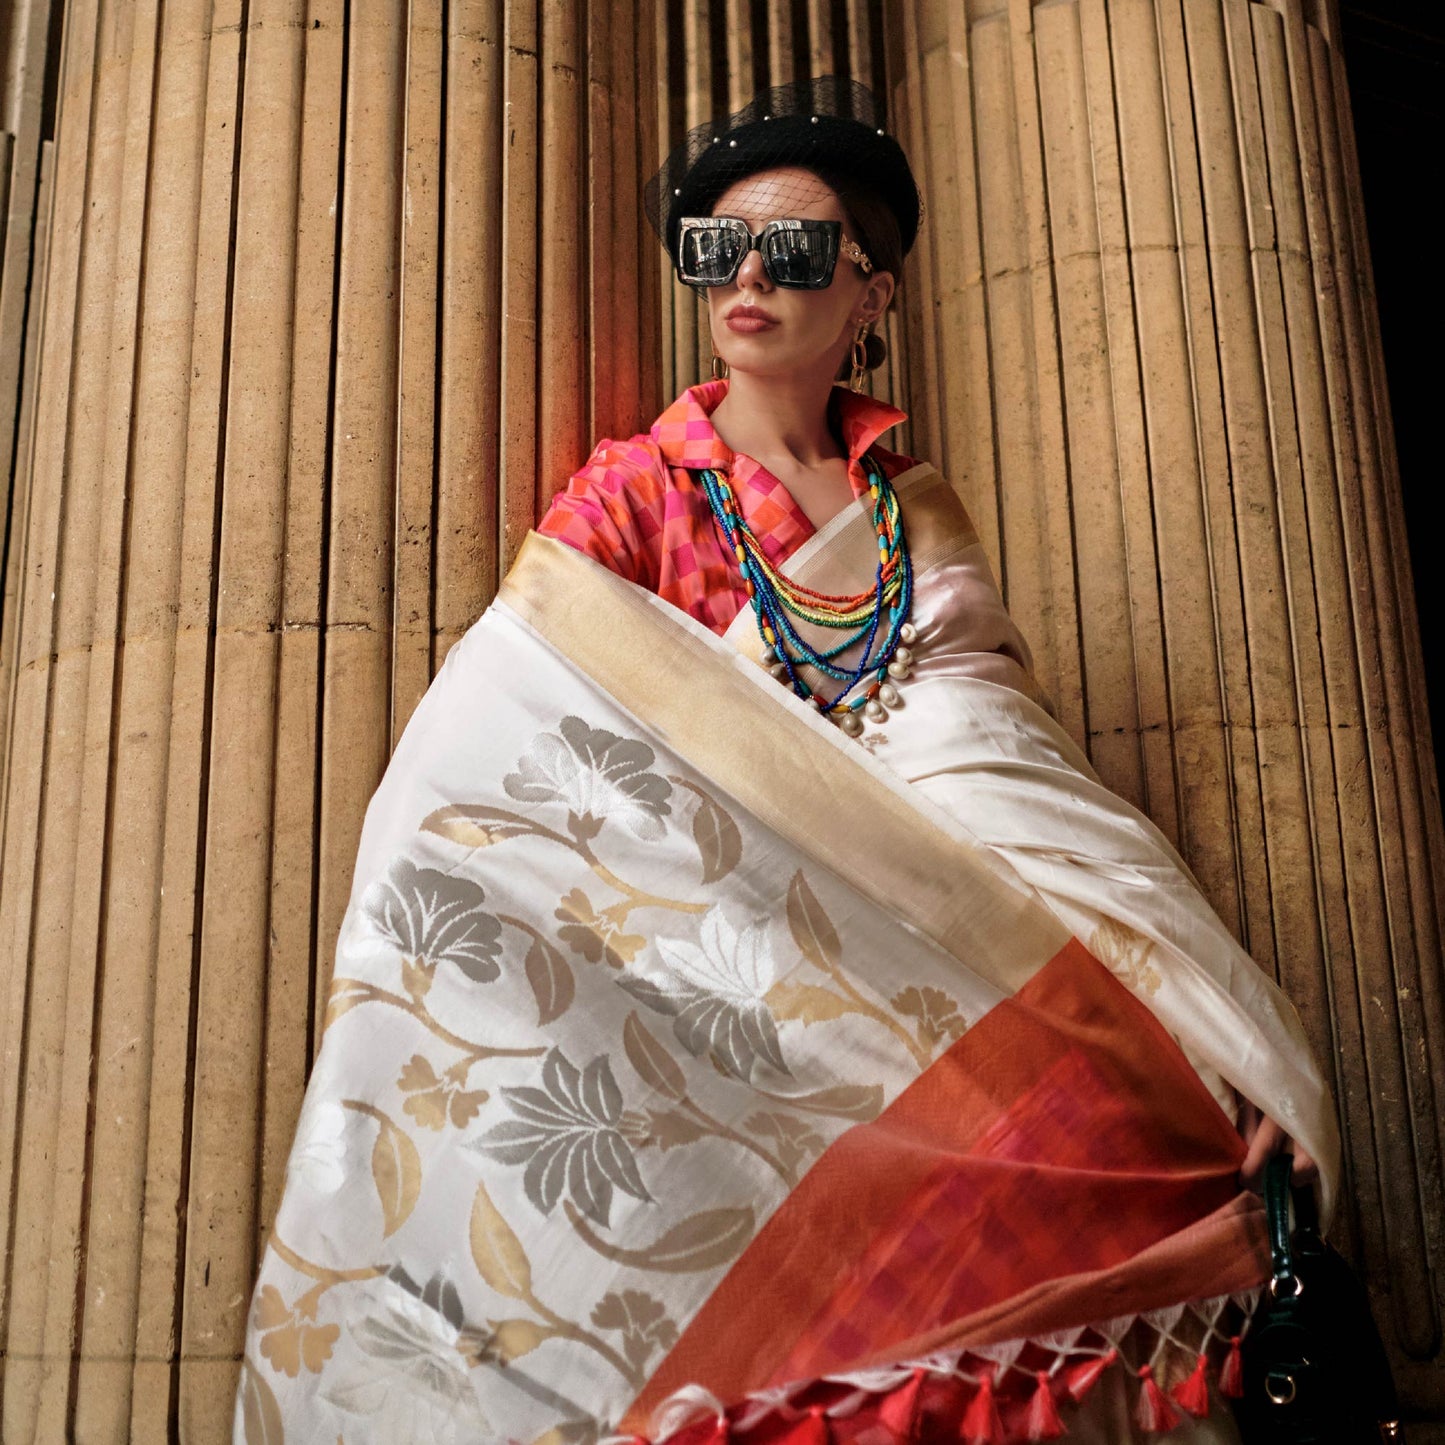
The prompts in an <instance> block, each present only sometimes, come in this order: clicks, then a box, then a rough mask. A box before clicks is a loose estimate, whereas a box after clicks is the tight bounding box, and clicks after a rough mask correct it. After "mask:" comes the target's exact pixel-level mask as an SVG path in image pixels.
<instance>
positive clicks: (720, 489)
mask: <svg viewBox="0 0 1445 1445" xmlns="http://www.w3.org/2000/svg"><path fill="white" fill-rule="evenodd" d="M863 467H864V471H865V472H866V474H867V477H868V493H869V496H870V497H871V499H872V502H873V527H874V530H875V532H876V533H877V535H878V566H877V570H876V573H875V575H874V581H873V586H872V587H871V588H870V589H869V590H868V591H866V592H858V593H855V594H853V595H852V596H834V595H832V594H831V593H826V592H815V591H813V589H812V588H809V587H804V586H802V585H801V584H799V583H796V582H790V581H789V580H788V578H786V577H785V576H783V574H782V573H781V572H780V571H778V569H777V568H776V567H775V566H774V565H773V564H772V563H771V562H770V561H769V560H768V558H767V554H766V553H765V552H764V551H763V547H762V544H761V543H760V542H759V541H758V539H757V537H756V536H754V534H753V530H752V528H751V527H749V526H748V524H747V521H746V520H745V519H744V517H743V515H742V513H741V511H740V510H739V508H738V505H737V500H736V498H735V497H734V496H733V490H732V487H731V486H730V485H729V484H728V481H727V478H726V477H724V476H723V474H722V473H721V472H717V471H713V470H711V469H709V470H705V471H703V472H701V473H700V476H701V478H702V485H703V491H704V492H705V493H706V495H707V500H708V504H709V505H710V506H711V507H712V513H713V517H714V518H715V519H716V521H717V524H718V526H719V527H720V528H721V529H722V533H723V536H724V537H725V538H726V540H727V544H728V546H729V547H730V548H732V552H733V555H734V556H735V557H736V558H737V560H738V567H739V569H740V570H741V572H742V576H743V582H744V585H745V586H746V587H747V590H748V600H749V601H750V602H751V603H752V607H753V614H754V616H755V617H756V618H757V622H758V632H759V633H760V634H761V636H762V639H763V645H764V647H765V649H766V651H765V654H764V661H765V662H766V663H767V665H768V667H769V669H770V670H771V672H772V674H773V676H774V677H776V678H777V679H778V680H779V681H784V680H786V681H787V682H789V683H790V684H791V685H792V689H793V691H794V692H795V693H796V694H797V695H798V696H799V697H801V698H803V699H805V700H806V701H809V702H811V703H813V705H814V706H815V707H817V709H818V710H819V712H821V713H822V714H823V715H824V716H825V717H831V718H833V720H834V721H836V722H837V723H838V724H839V726H840V727H842V729H843V730H844V732H846V733H849V734H851V735H855V736H856V735H857V734H858V733H859V732H861V731H862V729H863V720H862V717H860V715H859V714H860V712H863V711H865V710H866V713H867V715H868V716H869V717H874V718H881V717H885V716H886V715H887V714H886V713H885V712H884V704H893V703H896V702H897V701H898V697H897V693H896V691H895V689H894V687H893V685H892V682H890V678H893V679H901V678H905V677H907V676H908V670H909V665H910V663H911V662H912V661H913V658H912V654H911V653H910V652H909V650H908V646H907V644H909V643H911V642H912V641H913V639H914V629H913V625H912V623H910V622H909V621H908V611H909V607H910V606H911V604H912V601H913V564H912V562H911V561H910V560H909V556H908V545H907V543H906V541H905V540H904V536H903V516H902V513H901V511H900V510H899V506H898V494H897V493H896V492H895V491H894V490H893V486H892V484H891V483H890V482H889V480H888V478H887V477H886V476H884V474H883V469H882V467H880V466H879V465H878V463H877V462H876V461H875V460H874V459H873V457H872V456H871V455H865V456H864V458H863ZM794 618H797V619H799V620H801V621H805V622H810V623H812V624H814V625H815V626H818V627H825V628H828V629H829V630H830V631H834V632H841V633H844V634H846V635H845V636H843V637H842V639H841V640H840V641H839V642H837V643H836V644H834V645H833V646H830V647H823V648H821V649H819V648H815V647H813V646H812V645H811V644H809V643H808V642H807V641H805V640H804V639H803V637H802V636H800V635H799V633H798V630H797V627H796V626H795V625H794V621H793V619H794ZM860 642H861V643H862V644H863V651H862V654H861V656H860V658H859V661H858V664H857V666H856V667H852V668H847V667H841V666H839V665H838V663H837V662H836V660H835V659H837V658H839V657H840V656H841V655H842V654H843V653H845V652H847V651H848V649H849V648H851V647H853V646H855V645H856V644H858V643H860ZM875 644H876V645H875ZM804 664H806V665H807V666H809V667H811V668H812V669H813V670H814V671H815V672H817V673H820V674H822V676H824V677H829V678H833V679H834V680H835V681H837V682H839V683H840V684H841V686H840V687H839V689H838V691H837V692H836V693H834V695H833V697H832V699H831V700H830V699H827V698H824V697H823V696H822V695H821V694H820V693H817V692H815V691H814V690H813V689H812V688H811V687H810V686H809V685H808V683H807V682H805V681H804V679H803V678H802V676H801V675H800V674H799V671H798V669H799V667H800V666H802V665H804ZM855 694H856V695H855Z"/></svg>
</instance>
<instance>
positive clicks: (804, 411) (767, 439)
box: [712, 372, 844, 471]
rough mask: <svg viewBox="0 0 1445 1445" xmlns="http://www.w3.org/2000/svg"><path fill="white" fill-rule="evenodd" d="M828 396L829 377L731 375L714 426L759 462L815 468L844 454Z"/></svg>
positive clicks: (715, 411) (731, 445) (733, 447)
mask: <svg viewBox="0 0 1445 1445" xmlns="http://www.w3.org/2000/svg"><path fill="white" fill-rule="evenodd" d="M832 395H833V381H832V377H831V376H818V377H799V376H790V377H773V376H754V375H752V374H750V373H746V372H740V373H734V375H733V376H732V377H731V378H730V379H729V382H728V391H727V395H726V396H725V397H723V399H722V400H721V401H720V402H719V403H718V404H717V406H716V407H715V408H714V409H713V413H712V424H713V429H714V430H715V431H716V432H717V434H718V436H720V437H721V438H722V440H723V441H724V442H725V443H726V444H727V446H728V447H729V448H730V449H731V450H732V451H735V452H742V453H743V454H744V455H746V456H750V457H752V458H753V460H754V461H758V462H762V463H763V464H764V465H769V464H776V463H784V464H791V465H792V466H793V467H800V468H807V467H815V466H820V465H821V464H823V463H824V462H830V461H835V460H837V458H839V457H841V456H843V455H844V451H843V448H842V447H841V446H840V445H839V442H838V439H837V437H835V436H834V435H833V432H832V430H831V428H830V426H829V416H828V402H829V400H830V398H831V397H832ZM772 469H773V470H774V471H776V466H773V468H772Z"/></svg>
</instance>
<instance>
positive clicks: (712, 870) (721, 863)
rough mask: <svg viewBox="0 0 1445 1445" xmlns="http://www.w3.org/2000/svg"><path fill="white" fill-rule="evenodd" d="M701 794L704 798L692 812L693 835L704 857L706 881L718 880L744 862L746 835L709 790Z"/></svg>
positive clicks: (713, 881)
mask: <svg viewBox="0 0 1445 1445" xmlns="http://www.w3.org/2000/svg"><path fill="white" fill-rule="evenodd" d="M698 797H699V798H700V799H701V801H700V802H699V803H698V807H697V811H696V812H695V813H694V814H693V815H692V838H693V842H694V843H696V844H697V851H698V856H699V857H700V858H701V859H702V881H703V882H704V883H716V882H717V881H718V879H719V878H726V877H727V875H728V874H729V873H731V872H732V871H733V869H734V868H736V867H737V866H738V864H739V863H741V862H742V857H743V835H742V834H741V833H739V832H738V825H737V824H736V823H735V822H733V820H732V816H731V814H729V813H728V811H727V810H726V809H725V808H723V807H722V806H721V804H719V803H717V802H715V801H714V800H713V799H712V798H710V797H708V795H707V794H706V793H699V794H698Z"/></svg>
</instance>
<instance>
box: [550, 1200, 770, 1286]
mask: <svg viewBox="0 0 1445 1445" xmlns="http://www.w3.org/2000/svg"><path fill="white" fill-rule="evenodd" d="M564 1204H565V1208H566V1210H567V1218H568V1219H569V1220H570V1221H571V1223H572V1228H573V1229H575V1230H576V1231H577V1233H578V1234H579V1235H581V1236H582V1238H583V1239H584V1240H586V1241H587V1243H588V1244H589V1245H590V1246H591V1247H592V1248H593V1249H594V1250H596V1251H597V1253H598V1254H600V1255H602V1256H603V1257H604V1258H606V1259H611V1260H615V1261H616V1262H617V1263H618V1264H625V1265H630V1266H631V1267H632V1268H633V1269H650V1270H656V1271H658V1272H660V1273H665V1274H693V1273H696V1272H697V1271H700V1270H705V1269H715V1268H716V1267H717V1266H718V1265H721V1264H727V1263H728V1262H729V1261H731V1260H733V1259H735V1258H736V1257H737V1255H738V1254H739V1253H740V1252H741V1251H742V1248H743V1246H744V1245H746V1244H747V1242H748V1241H749V1240H750V1239H751V1238H752V1237H753V1228H754V1225H753V1211H752V1210H751V1209H749V1208H747V1207H746V1206H745V1207H743V1208H741V1209H708V1210H704V1211H703V1212H702V1213H701V1214H694V1215H692V1216H690V1217H689V1218H687V1219H684V1220H683V1221H682V1223H681V1224H675V1225H673V1227H672V1228H671V1229H669V1230H667V1231H666V1233H664V1234H663V1235H662V1237H661V1238H660V1239H657V1240H656V1241H654V1242H653V1243H652V1244H649V1245H646V1246H645V1247H643V1248H642V1249H624V1248H623V1247H622V1246H621V1245H617V1244H610V1243H608V1242H607V1241H606V1240H604V1239H599V1238H598V1236H597V1235H596V1234H594V1233H593V1232H592V1230H591V1229H590V1228H589V1227H588V1224H587V1221H586V1219H585V1218H584V1217H583V1215H582V1213H581V1211H580V1210H578V1209H577V1208H576V1207H575V1206H574V1205H573V1204H572V1202H571V1200H566V1201H564Z"/></svg>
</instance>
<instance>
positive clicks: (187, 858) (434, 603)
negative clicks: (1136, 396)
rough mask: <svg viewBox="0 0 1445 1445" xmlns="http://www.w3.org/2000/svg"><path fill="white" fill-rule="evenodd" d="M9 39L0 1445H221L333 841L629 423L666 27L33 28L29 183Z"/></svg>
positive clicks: (91, 12) (633, 17) (365, 21)
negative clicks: (590, 463) (180, 1442)
mask: <svg viewBox="0 0 1445 1445" xmlns="http://www.w3.org/2000/svg"><path fill="white" fill-rule="evenodd" d="M54 3H56V4H57V5H58V4H59V3H60V0H54ZM19 8H20V12H21V19H20V22H19V23H12V24H11V25H10V28H9V29H8V30H7V31H6V39H7V40H8V41H9V42H10V44H11V49H12V51H15V49H16V47H17V46H18V47H20V49H19V51H18V52H16V53H18V54H20V56H21V60H23V62H24V63H23V64H21V63H20V61H19V60H17V59H16V58H15V54H11V55H9V56H7V60H6V65H7V68H6V70H5V72H4V81H3V84H4V89H3V90H0V107H3V121H0V130H3V131H4V132H5V133H6V135H7V137H14V138H15V140H14V141H11V142H9V143H7V145H6V148H5V155H6V156H7V157H8V158H9V161H10V170H9V172H8V174H9V175H10V178H11V180H10V185H9V187H8V191H5V192H3V193H0V198H4V199H7V200H8V202H9V206H8V208H7V209H6V211H5V217H6V225H5V230H4V233H3V250H0V256H3V267H4V269H3V271H0V319H3V322H4V326H5V331H4V346H3V347H0V356H4V358H5V362H4V366H3V368H0V404H3V407H4V408H8V410H6V411H5V412H4V413H3V416H0V419H5V418H9V419H10V420H13V418H14V417H15V416H16V415H17V409H18V408H19V409H22V410H21V411H20V413H19V414H21V416H22V421H23V420H24V418H25V417H26V416H28V415H29V414H30V412H26V411H24V410H23V408H25V407H29V408H30V411H31V412H33V417H34V424H33V429H32V428H31V427H30V426H29V425H28V424H23V425H22V426H21V427H20V429H19V436H20V440H21V447H20V449H19V454H18V458H17V464H16V467H15V470H14V472H13V474H12V479H11V486H10V490H9V493H8V496H9V515H10V518H11V523H10V532H9V535H10V547H9V551H8V553H7V556H6V563H5V575H6V578H7V592H6V596H5V604H4V610H3V614H0V684H3V693H0V696H3V700H4V731H3V732H0V740H3V743H4V769H5V771H4V775H3V776H4V780H5V782H4V792H3V794H0V796H3V838H0V847H3V858H0V861H3V882H0V1001H3V1002H0V1010H3V1018H0V1047H3V1054H0V1063H3V1067H0V1146H3V1147H0V1169H3V1171H4V1176H5V1178H4V1187H3V1188H0V1237H4V1238H7V1239H9V1240H10V1241H11V1249H10V1251H9V1253H8V1255H7V1258H6V1260H5V1270H4V1276H3V1290H0V1331H3V1336H4V1350H5V1364H4V1372H3V1376H0V1434H3V1435H4V1437H5V1438H6V1439H7V1440H8V1439H15V1440H30V1439H37V1440H60V1439H67V1438H78V1439H85V1440H116V1441H120V1440H125V1439H138V1440H139V1439H145V1440H151V1439H166V1438H168V1437H169V1436H170V1435H171V1434H172V1433H173V1431H174V1429H175V1423H174V1422H177V1421H178V1423H179V1429H180V1432H181V1435H182V1437H183V1438H186V1439H220V1438H223V1437H225V1436H226V1435H227V1434H228V1431H229V1426H230V1414H231V1399H232V1394H233V1390H234V1382H235V1379H236V1374H237V1369H238V1359H239V1352H240V1348H241V1342H242V1338H243V1334H244V1328H245V1310H246V1305H247V1301H248V1298H249V1291H250V1287H251V1282H252V1278H253V1271H254V1268H255V1262H256V1258H257V1253H258V1249H259V1246H260V1244H261V1242H262V1241H263V1240H264V1238H265V1235H266V1232H267V1229H268V1227H269V1221H270V1218H271V1215H272V1212H273V1211H274V1209H275V1206H276V1203H277V1200H278V1198H279V1194H280V1190H281V1186H282V1180H283V1173H284V1166H285V1159H286V1153H287V1150H288V1149H289V1146H290V1140H291V1135H292V1131H293V1127H294V1123H295V1117H296V1112H297V1109H298V1107H299V1105H300V1100H301V1094H302V1090H303V1088H304V1084H305V1079H306V1075H307V1072H308V1069H309V1066H310V1060H311V1057H312V1054H313V1051H314V1047H315V1043H316V1039H317V1037H318V1036H319V1031H320V1025H321V1019H322V1015H323V1012H324V1000H325V996H326V989H327V984H328V980H329V975H330V964H331V955H332V952H333V949H334V944H335V936H336V932H337V928H338V926H339V923H340V918H341V914H342V912H343V910H344V908H345V904H346V900H347V895H348V892H349V889H350V884H351V867H352V862H353V858H354V854H355V847H356V841H357V836H358V833H359V830H360V824H361V818H362V813H363V810H364V808H365V804H366V802H367V800H368V798H369V796H370V794H371V792H372V790H373V789H374V787H375V785H376V782H377V780H378V778H379V776H380V773H381V770H382V768H383V767H384V765H385V762H386V759H387V757H388V755H389V753H390V750H391V748H392V747H393V746H394V744H395V741H396V738H397V736H398V735H399V733H400V731H401V729H402V728H403V727H404V725H405V723H406V720H407V718H408V717H409V715H410V713H411V711H412V709H413V707H414V706H415V704H416V701H417V699H418V698H419V697H420V696H421V694H422V692H423V691H424V690H425V688H426V686H427V684H428V682H429V680H430V678H431V676H432V674H433V673H434V672H435V670H436V668H437V667H438V666H439V665H440V663H441V660H442V658H443V656H444V655H445V653H446V650H447V648H448V647H449V646H450V644H451V643H452V642H454V641H455V640H456V639H457V638H458V637H459V636H460V635H461V633H462V632H463V631H464V630H465V628H466V627H467V626H469V625H470V623H471V622H472V621H473V620H475V618H476V617H477V615H478V614H479V613H480V612H481V610H482V609H483V607H485V605H486V603H487V602H488V600H489V599H490V598H491V596H492V593H493V591H494V590H495V587H496V585H497V582H498V580H499V578H500V576H501V573H502V572H503V571H504V570H505V568H506V566H507V565H508V564H509V563H510V560H511V558H512V557H513V556H514V555H515V552H516V549H517V547H518V546H519V545H520V543H521V539H522V536H523V535H524V533H525V531H526V529H527V527H528V526H530V525H531V523H532V521H533V519H534V517H535V516H536V513H537V510H538V508H539V507H540V506H542V505H543V504H544V503H545V502H546V500H547V499H548V498H549V497H550V495H551V493H552V491H554V490H555V489H556V488H557V487H558V486H559V485H561V484H562V483H563V482H564V481H565V479H566V476H567V474H568V472H570V471H571V470H572V469H573V468H574V467H576V466H577V465H579V464H580V463H581V462H582V461H583V460H584V458H585V457H586V454H587V452H588V450H589V448H590V445H591V442H592V438H593V436H594V434H595V433H596V432H598V431H607V432H611V433H612V434H614V435H627V434H628V433H629V432H631V431H632V430H635V429H636V428H638V427H639V426H641V425H643V424H644V423H645V421H646V420H648V419H649V418H650V417H651V416H652V415H654V414H655V411H656V408H657V405H658V402H659V399H660V387H659V384H658V368H657V362H656V360H655V359H654V358H653V355H652V353H651V352H650V349H649V347H648V346H646V345H644V344H642V338H643V337H651V336H652V335H653V334H654V333H655V331H656V328H657V317H658V299H657V290H656V275H657V273H656V270H655V268H654V266H653V257H652V255H651V254H650V253H648V252H645V251H644V250H643V247H642V237H641V221H640V218H639V216H638V212H637V203H636V198H637V195H638V191H639V186H640V182H641V179H642V177H643V176H644V175H645V174H646V173H647V171H648V170H649V169H650V167H651V166H652V164H653V160H652V158H653V155H654V154H655V152H656V149H657V141H656V133H655V115H656V111H655V107H656V98H655V94H656V92H655V85H656V81H655V71H654V67H653V62H652V59H651V52H652V47H653V43H654V39H655V34H656V19H655V15H654V10H653V0H626V3H622V4H618V5H615V6H598V5H587V4H584V3H582V0H546V3H544V4H540V5H532V4H528V3H523V0H442V3H438V4H437V5H435V6H425V5H423V6H416V5H413V6H406V5H402V4H398V3H394V0H350V3H349V4H348V3H345V0H307V3H302V0H166V3H165V4H164V5H161V4H160V3H159V0H69V3H68V4H66V5H65V7H64V12H65V13H64V29H63V36H64V40H63V48H62V50H61V51H60V53H59V54H58V56H57V57H56V59H57V61H58V72H57V73H58V106H57V112H56V113H57V123H56V124H57V130H56V136H55V144H54V184H53V188H52V190H51V191H46V190H45V189H44V187H43V186H40V185H39V182H40V180H41V178H42V176H43V174H44V172H43V171H42V168H41V162H42V160H43V158H44V156H45V155H46V154H47V150H46V147H45V146H44V145H42V144H41V142H40V137H39V128H40V121H41V85H40V78H41V77H42V76H43V73H44V58H45V46H46V44H47V38H49V39H50V40H52V41H54V42H56V43H58V42H59V40H60V36H61V27H60V25H59V24H58V23H57V24H56V25H54V26H53V27H52V26H51V25H50V24H49V18H50V14H51V11H50V6H49V5H48V4H46V3H43V0H23V3H22V4H21V5H20V7H19ZM57 19H58V17H57ZM27 158H28V159H27ZM22 162H23V164H22ZM16 177H18V178H19V184H18V186H17V184H16ZM27 187H28V190H27V189H26V188H27ZM37 203H38V204H39V205H40V206H41V207H42V208H49V209H53V219H51V221H50V224H48V225H46V224H44V223H42V224H41V225H39V226H38V227H33V226H32V223H31V220H30V213H31V212H33V211H34V209H35V207H36V205H37ZM17 215H19V217H20V221H19V223H17V222H16V217H17ZM32 232H33V237H34V240H33V245H32V239H31V237H32ZM22 241H23V243H24V244H23V247H22V244H21V243H22ZM47 243H48V254H47V250H46V247H47ZM17 268H18V269H17ZM33 268H40V269H43V271H44V282H43V285H36V284H34V283H33V282H31V283H30V284H29V294H30V298H31V300H30V310H29V312H28V315H27V312H26V311H25V308H24V307H23V306H19V305H17V303H16V302H15V297H16V296H17V295H19V296H21V297H22V298H23V297H24V295H25V293H26V286H27V279H28V273H29V272H31V270H32V269H33ZM36 274H39V269H37V270H36ZM17 277H18V278H19V279H17ZM17 286H18V287H19V290H18V292H17V290H16V289H15V288H16V287H17ZM22 343H23V344H22ZM22 361H23V363H24V366H25V367H29V368H30V369H31V371H32V372H33V373H34V376H35V379H34V381H33V383H31V384H30V390H29V391H26V390H25V384H24V383H23V373H22V371H21V370H20V369H19V363H20V362H22ZM10 420H6V424H5V426H4V427H0V431H3V432H4V433H5V434H6V435H7V437H8V435H9V432H10ZM32 430H33V438H34V440H33V446H32V445H31V443H30V435H31V431H32Z"/></svg>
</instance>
